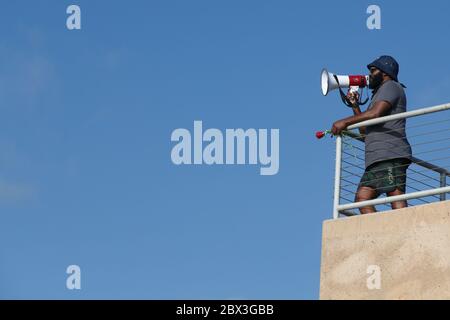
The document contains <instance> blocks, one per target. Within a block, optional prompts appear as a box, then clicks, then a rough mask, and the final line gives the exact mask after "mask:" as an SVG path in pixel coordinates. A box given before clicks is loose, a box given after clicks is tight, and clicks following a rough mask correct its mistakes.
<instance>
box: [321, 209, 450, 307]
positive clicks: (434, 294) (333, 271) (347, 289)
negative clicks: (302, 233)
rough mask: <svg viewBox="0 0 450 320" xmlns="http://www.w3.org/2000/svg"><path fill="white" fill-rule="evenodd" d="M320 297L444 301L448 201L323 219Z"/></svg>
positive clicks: (448, 283)
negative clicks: (334, 218) (362, 214)
mask: <svg viewBox="0 0 450 320" xmlns="http://www.w3.org/2000/svg"><path fill="white" fill-rule="evenodd" d="M377 288H379V289H377ZM320 298H321V299H450V201H444V202H437V203H433V204H427V205H422V206H415V207H410V208H405V209H400V210H395V211H388V212H385V213H375V214H370V215H364V216H355V217H350V218H342V219H338V220H328V221H325V222H324V223H323V239H322V263H321V279H320Z"/></svg>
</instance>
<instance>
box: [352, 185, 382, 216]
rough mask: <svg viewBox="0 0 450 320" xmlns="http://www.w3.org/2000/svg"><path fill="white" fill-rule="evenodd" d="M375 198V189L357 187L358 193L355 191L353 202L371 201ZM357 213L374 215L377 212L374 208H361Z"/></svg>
mask: <svg viewBox="0 0 450 320" xmlns="http://www.w3.org/2000/svg"><path fill="white" fill-rule="evenodd" d="M376 197H377V192H376V191H375V189H372V188H370V187H359V188H358V191H356V196H355V202H361V201H366V200H372V199H375V198H376ZM359 212H361V214H367V213H374V212H377V210H376V209H375V207H374V206H368V207H362V208H359Z"/></svg>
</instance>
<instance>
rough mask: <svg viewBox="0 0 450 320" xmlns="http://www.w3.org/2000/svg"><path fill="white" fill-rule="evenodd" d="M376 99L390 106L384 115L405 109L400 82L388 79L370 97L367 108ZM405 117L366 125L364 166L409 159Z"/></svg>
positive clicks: (409, 152)
mask: <svg viewBox="0 0 450 320" xmlns="http://www.w3.org/2000/svg"><path fill="white" fill-rule="evenodd" d="M377 101H387V102H389V103H390V105H391V106H392V107H391V108H390V109H389V111H388V112H387V113H386V115H392V114H396V113H401V112H405V111H406V95H405V91H404V90H403V87H402V85H401V84H399V83H398V82H396V81H393V80H388V81H386V82H384V83H383V84H382V85H381V86H380V87H379V88H378V90H377V91H376V93H375V94H374V95H373V97H372V101H371V103H370V105H369V108H368V109H370V108H372V107H373V105H374V104H375V102H377ZM405 124H406V119H399V120H393V121H388V122H384V123H381V124H378V125H374V126H368V127H366V138H365V144H366V148H365V149H366V161H365V162H366V168H367V167H368V166H370V165H371V164H374V163H375V162H379V161H384V160H390V159H396V158H406V159H409V160H411V153H412V152H411V146H410V144H409V142H408V140H407V138H406V131H405Z"/></svg>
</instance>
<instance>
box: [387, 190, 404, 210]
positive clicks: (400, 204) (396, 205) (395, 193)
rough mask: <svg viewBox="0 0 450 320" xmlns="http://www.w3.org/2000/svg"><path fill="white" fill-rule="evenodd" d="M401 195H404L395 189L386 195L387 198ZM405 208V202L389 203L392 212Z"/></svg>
mask: <svg viewBox="0 0 450 320" xmlns="http://www.w3.org/2000/svg"><path fill="white" fill-rule="evenodd" d="M401 194H404V192H403V191H401V190H399V189H395V190H394V191H392V192H388V193H387V195H388V197H390V196H398V195H401ZM407 206H408V203H407V202H406V201H405V200H402V201H395V202H392V203H391V208H392V210H395V209H401V208H406V207H407Z"/></svg>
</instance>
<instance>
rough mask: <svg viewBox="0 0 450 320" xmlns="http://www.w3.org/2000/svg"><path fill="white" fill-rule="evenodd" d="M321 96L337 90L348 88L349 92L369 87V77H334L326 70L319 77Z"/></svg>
mask: <svg viewBox="0 0 450 320" xmlns="http://www.w3.org/2000/svg"><path fill="white" fill-rule="evenodd" d="M320 83H321V87H322V94H323V95H324V96H326V95H327V94H328V93H329V92H330V91H332V90H335V89H338V88H350V90H351V91H358V89H359V88H364V87H366V86H368V85H369V76H365V75H335V74H334V73H331V72H328V71H327V69H323V70H322V74H321V77H320Z"/></svg>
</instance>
